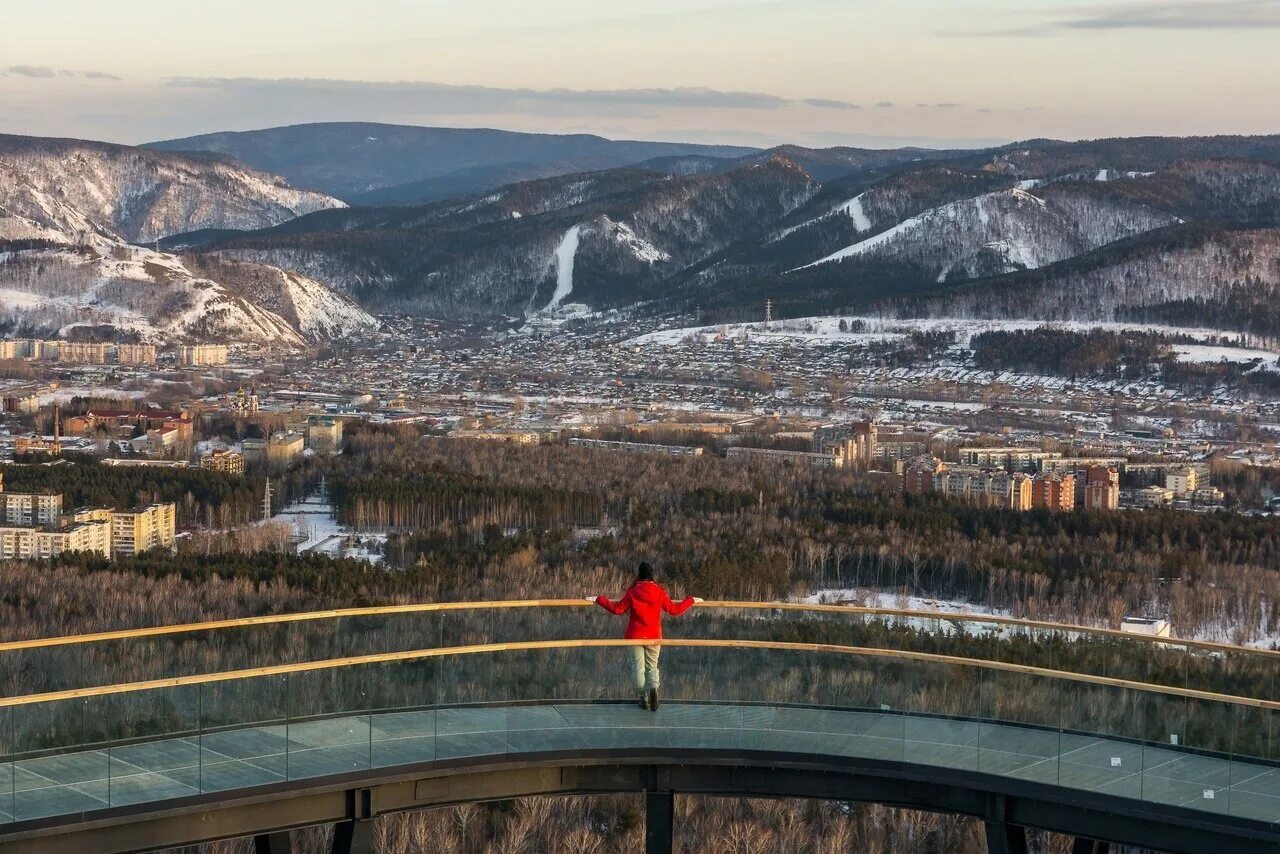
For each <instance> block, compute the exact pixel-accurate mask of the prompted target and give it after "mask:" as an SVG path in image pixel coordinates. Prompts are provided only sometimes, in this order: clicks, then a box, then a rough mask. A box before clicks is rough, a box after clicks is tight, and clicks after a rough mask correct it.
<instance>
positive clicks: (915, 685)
mask: <svg viewBox="0 0 1280 854" xmlns="http://www.w3.org/2000/svg"><path fill="white" fill-rule="evenodd" d="M981 676H982V673H981V671H980V670H978V669H977V668H974V667H967V666H964V665H960V664H951V663H949V662H941V661H914V662H911V663H910V664H908V665H907V666H906V667H904V668H903V669H902V670H901V675H900V677H899V678H900V679H901V680H902V681H903V685H902V688H903V691H902V695H903V699H902V701H901V703H902V711H903V713H904V717H903V720H902V725H903V759H904V760H906V761H907V762H916V763H920V764H922V765H930V766H933V767H941V768H963V769H967V770H971V771H972V770H976V769H977V765H978V736H979V724H978V722H977V721H976V720H974V717H975V712H976V706H977V702H978V700H979V698H980V696H981Z"/></svg>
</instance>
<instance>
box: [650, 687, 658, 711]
mask: <svg viewBox="0 0 1280 854" xmlns="http://www.w3.org/2000/svg"><path fill="white" fill-rule="evenodd" d="M648 701H649V711H651V712H656V711H658V689H657V688H650V689H649V697H648Z"/></svg>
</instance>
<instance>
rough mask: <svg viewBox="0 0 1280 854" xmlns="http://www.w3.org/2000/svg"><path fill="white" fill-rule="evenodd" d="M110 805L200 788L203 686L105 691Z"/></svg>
mask: <svg viewBox="0 0 1280 854" xmlns="http://www.w3.org/2000/svg"><path fill="white" fill-rule="evenodd" d="M103 699H104V700H106V701H107V703H108V705H109V715H108V717H107V724H108V727H109V732H108V738H109V742H110V743H109V746H108V747H107V750H106V752H107V758H108V769H109V772H110V773H109V786H108V794H109V801H110V805H111V806H113V807H115V806H127V805H129V804H137V803H146V802H149V801H159V800H166V799H168V798H179V797H186V796H189V795H197V794H199V793H200V738H199V736H200V686H198V685H178V686H171V687H167V688H154V689H150V690H145V691H131V692H128V693H123V694H113V695H110V696H108V697H104V698H103Z"/></svg>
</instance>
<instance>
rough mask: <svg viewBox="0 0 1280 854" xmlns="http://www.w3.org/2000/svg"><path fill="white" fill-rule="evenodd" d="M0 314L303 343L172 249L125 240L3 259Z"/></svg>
mask: <svg viewBox="0 0 1280 854" xmlns="http://www.w3.org/2000/svg"><path fill="white" fill-rule="evenodd" d="M0 285H2V286H0V316H3V317H4V319H5V320H7V321H13V322H16V323H17V324H18V325H19V326H20V328H28V329H33V330H56V331H57V332H59V333H65V332H66V331H68V330H69V329H70V328H72V327H75V326H80V325H87V326H101V325H110V326H115V327H117V328H119V329H120V330H122V331H125V332H130V333H137V334H138V335H140V336H141V337H142V338H143V339H144V340H150V341H156V342H159V341H161V340H165V341H167V340H170V339H178V340H205V339H221V340H226V338H227V337H232V338H234V339H236V340H244V341H251V342H262V343H266V342H277V343H281V344H285V345H294V346H296V345H300V344H302V343H303V339H302V337H301V336H300V335H299V334H298V332H296V331H295V330H294V329H293V328H292V327H291V326H290V325H289V324H288V323H287V322H286V321H285V320H284V319H283V318H282V317H280V316H279V315H277V314H274V313H273V312H270V311H267V310H265V309H262V308H260V307H258V306H257V305H255V304H254V303H253V302H252V301H250V300H246V299H244V298H242V297H237V296H234V295H232V294H230V293H229V292H228V291H227V290H226V289H225V288H223V287H222V286H221V285H219V284H218V283H216V282H213V281H211V280H208V279H203V278H200V277H198V276H196V275H195V274H193V273H192V272H191V271H190V270H188V269H187V268H186V266H185V265H184V264H183V263H182V261H181V260H180V259H179V258H177V257H176V256H173V255H164V254H161V253H156V252H152V251H151V250H148V249H141V248H137V247H127V246H119V247H116V248H114V249H112V250H108V251H107V252H105V253H102V252H99V251H97V250H96V249H91V248H87V247H81V248H78V249H47V250H39V251H32V252H23V253H17V254H16V256H15V257H11V258H9V259H7V261H6V262H5V263H4V265H3V266H0Z"/></svg>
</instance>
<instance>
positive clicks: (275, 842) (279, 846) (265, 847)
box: [253, 830, 293, 854]
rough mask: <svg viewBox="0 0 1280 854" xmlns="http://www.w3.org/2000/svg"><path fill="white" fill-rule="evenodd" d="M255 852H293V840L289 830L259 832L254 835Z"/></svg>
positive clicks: (269, 853)
mask: <svg viewBox="0 0 1280 854" xmlns="http://www.w3.org/2000/svg"><path fill="white" fill-rule="evenodd" d="M253 854H293V841H292V839H290V837H289V831H287V830H277V831H274V832H272V833H259V834H258V835H257V836H255V837H253Z"/></svg>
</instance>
